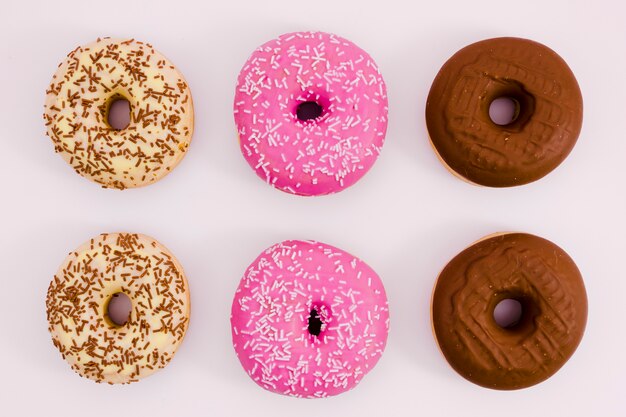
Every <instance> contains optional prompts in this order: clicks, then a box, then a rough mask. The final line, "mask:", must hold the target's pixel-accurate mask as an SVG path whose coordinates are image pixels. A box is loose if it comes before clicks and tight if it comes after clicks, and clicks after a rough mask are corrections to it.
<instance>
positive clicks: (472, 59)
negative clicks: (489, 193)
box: [426, 38, 583, 187]
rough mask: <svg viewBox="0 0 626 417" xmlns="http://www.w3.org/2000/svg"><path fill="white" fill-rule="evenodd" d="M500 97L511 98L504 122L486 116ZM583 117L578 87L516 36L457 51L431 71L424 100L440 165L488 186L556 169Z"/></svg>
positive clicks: (547, 53) (559, 62) (561, 65)
mask: <svg viewBox="0 0 626 417" xmlns="http://www.w3.org/2000/svg"><path fill="white" fill-rule="evenodd" d="M502 97H504V98H509V99H511V100H512V101H513V102H514V103H515V104H516V112H515V116H516V117H514V119H513V121H511V122H510V123H509V124H506V125H498V124H496V123H494V122H493V121H492V120H491V118H490V116H489V107H490V105H491V103H492V102H493V101H494V100H495V99H497V98H502ZM582 115H583V104H582V95H581V93H580V88H579V87H578V83H577V81H576V78H575V77H574V74H573V73H572V71H571V70H570V69H569V67H568V66H567V64H566V63H565V61H564V60H563V59H562V58H561V57H560V56H559V55H557V54H556V53H555V52H554V51H552V50H551V49H550V48H548V47H546V46H544V45H542V44H540V43H537V42H534V41H530V40H527V39H520V38H495V39H487V40H483V41H480V42H477V43H474V44H472V45H469V46H467V47H465V48H463V49H461V50H460V51H458V52H457V53H456V54H454V55H453V56H452V57H451V58H450V59H449V60H448V61H447V62H446V63H445V64H444V66H443V67H442V68H441V70H440V71H439V73H438V74H437V76H436V78H435V80H434V82H433V85H432V87H431V90H430V93H429V95H428V100H427V103H426V124H427V126H428V133H429V135H430V139H431V141H432V143H433V145H434V147H435V149H436V151H437V153H438V154H439V156H440V157H441V158H442V160H443V161H444V162H445V164H447V166H448V167H449V168H450V169H452V170H453V171H455V172H456V173H457V174H459V175H460V176H462V177H464V178H466V179H467V180H469V181H470V182H473V183H476V184H480V185H486V186H491V187H510V186H515V185H522V184H526V183H529V182H532V181H536V180H538V179H539V178H541V177H543V176H545V175H546V174H548V173H549V172H550V171H552V170H553V169H554V168H556V167H557V166H558V165H559V164H560V163H561V162H562V161H563V160H564V159H565V158H566V157H567V155H568V154H569V153H570V151H571V150H572V148H573V147H574V144H575V143H576V140H577V139H578V135H579V133H580V129H581V126H582Z"/></svg>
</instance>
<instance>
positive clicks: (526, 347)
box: [432, 233, 587, 390]
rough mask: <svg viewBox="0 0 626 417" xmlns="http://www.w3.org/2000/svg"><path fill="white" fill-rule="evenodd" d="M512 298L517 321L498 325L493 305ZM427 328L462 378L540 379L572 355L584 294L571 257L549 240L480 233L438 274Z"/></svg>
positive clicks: (493, 383)
mask: <svg viewBox="0 0 626 417" xmlns="http://www.w3.org/2000/svg"><path fill="white" fill-rule="evenodd" d="M504 299H515V300H517V301H519V302H520V304H521V305H522V316H521V318H520V320H519V321H518V322H517V323H516V324H514V325H513V326H510V327H506V328H503V327H500V326H499V325H498V324H497V323H496V321H495V319H494V315H493V313H494V309H495V307H496V305H497V304H498V303H499V302H500V301H502V300H504ZM432 319H433V328H434V332H435V336H436V339H437V342H438V343H439V347H440V348H441V351H442V353H443V355H444V356H445V358H446V359H447V361H448V362H449V363H450V365H451V366H452V368H454V369H455V370H456V371H457V372H458V373H459V374H460V375H461V376H463V377H464V378H466V379H467V380H469V381H471V382H473V383H475V384H478V385H481V386H484V387H487V388H493V389H500V390H512V389H519V388H526V387H529V386H531V385H535V384H537V383H539V382H542V381H544V380H545V379H547V378H549V377H550V376H551V375H553V374H554V373H555V372H556V371H558V370H559V369H560V368H561V367H562V366H563V364H565V362H567V360H568V359H569V358H570V357H571V355H572V354H573V353H574V351H575V350H576V347H577V346H578V344H579V343H580V340H581V339H582V336H583V332H584V329H585V324H586V322H587V295H586V292H585V287H584V284H583V280H582V277H581V275H580V272H579V271H578V268H577V267H576V264H575V263H574V261H573V260H572V259H571V258H570V257H569V256H568V255H567V253H565V252H564V251H563V250H562V249H561V248H559V247H558V246H556V245H555V244H554V243H552V242H550V241H548V240H545V239H542V238H540V237H537V236H533V235H529V234H524V233H507V234H503V235H499V236H496V237H491V238H487V239H485V240H482V241H479V242H478V243H476V244H474V245H472V246H470V247H469V248H467V249H465V250H464V251H463V252H461V253H460V254H458V255H457V256H456V257H455V258H454V259H452V261H450V263H448V265H447V266H446V267H445V268H444V270H443V271H442V272H441V274H440V275H439V279H438V280H437V284H436V286H435V290H434V293H433V301H432Z"/></svg>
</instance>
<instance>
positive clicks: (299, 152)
mask: <svg viewBox="0 0 626 417" xmlns="http://www.w3.org/2000/svg"><path fill="white" fill-rule="evenodd" d="M234 113H235V123H236V124H237V132H238V135H239V144H240V147H241V152H242V153H243V155H244V157H245V159H246V161H248V163H249V164H250V166H251V167H252V168H253V169H254V170H255V172H256V173H257V175H258V176H259V177H261V178H262V179H264V180H265V181H266V182H267V183H268V184H270V185H272V186H273V187H276V188H278V189H280V190H282V191H286V192H288V193H292V194H299V195H306V196H310V195H323V194H330V193H335V192H338V191H341V190H343V189H345V188H347V187H349V186H351V185H352V184H354V183H355V182H357V181H358V180H359V179H360V178H361V177H362V176H363V175H364V174H365V173H366V172H367V171H368V170H369V169H370V168H371V167H372V165H373V164H374V162H375V161H376V158H377V157H378V154H379V153H380V150H381V147H382V146H383V141H384V139H385V133H386V131H387V90H386V87H385V82H384V81H383V77H382V76H381V74H380V72H379V71H378V67H377V66H376V64H375V63H374V61H373V60H372V58H371V57H370V56H369V55H368V54H367V53H366V52H365V51H363V50H362V49H361V48H359V47H358V46H356V45H355V44H353V43H352V42H350V41H348V40H346V39H343V38H341V37H339V36H336V35H332V34H328V33H323V32H296V33H288V34H285V35H282V36H280V37H279V38H278V39H274V40H272V41H269V42H267V43H265V44H264V45H261V46H260V47H259V48H258V49H257V50H256V51H254V53H253V54H252V56H251V57H250V58H249V59H248V61H247V62H246V64H245V65H244V67H243V69H242V70H241V73H240V74H239V78H238V81H237V89H236V92H235V104H234Z"/></svg>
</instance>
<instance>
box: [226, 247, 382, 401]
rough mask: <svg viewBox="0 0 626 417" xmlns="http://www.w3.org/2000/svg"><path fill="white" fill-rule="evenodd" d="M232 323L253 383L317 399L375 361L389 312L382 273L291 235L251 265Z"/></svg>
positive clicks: (351, 382) (345, 385) (350, 382)
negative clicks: (290, 237)
mask: <svg viewBox="0 0 626 417" xmlns="http://www.w3.org/2000/svg"><path fill="white" fill-rule="evenodd" d="M312 311H314V312H315V313H314V314H315V315H317V316H318V318H317V323H316V324H317V327H316V328H315V326H311V321H310V317H311V316H312V315H311V312H312ZM231 326H232V336H233V344H234V347H235V351H236V353H237V356H238V357H239V360H240V361H241V364H242V365H243V367H244V369H245V371H246V372H247V373H248V375H250V377H251V378H252V379H253V380H254V381H255V382H256V383H257V384H259V385H260V386H262V387H263V388H265V389H267V390H270V391H273V392H277V393H280V394H285V395H291V396H295V397H308V398H318V397H327V396H331V395H337V394H340V393H342V392H344V391H347V390H349V389H351V388H353V387H354V386H355V385H356V384H357V383H358V382H359V381H360V380H361V379H362V378H363V376H365V374H367V372H368V371H370V370H371V369H372V368H373V367H374V365H376V363H377V362H378V359H379V358H380V356H381V355H382V353H383V351H384V349H385V344H386V342H387V333H388V330H389V309H388V307H387V296H386V294H385V288H384V287H383V284H382V282H381V280H380V278H379V277H378V275H376V273H375V272H374V271H373V270H372V269H371V268H370V267H369V266H367V265H366V264H365V263H364V262H363V261H361V260H360V259H357V258H355V257H354V256H352V255H350V254H349V253H347V252H344V251H342V250H341V249H337V248H334V247H332V246H329V245H326V244H323V243H318V242H313V241H299V240H293V241H285V242H282V243H279V244H277V245H274V246H272V247H270V248H269V249H267V250H266V251H264V252H263V253H262V254H261V255H260V256H259V257H258V258H257V259H256V260H255V261H254V262H253V263H252V264H251V265H250V266H249V267H248V269H247V270H246V272H245V275H244V277H243V278H242V280H241V283H240V284H239V287H238V288H237V292H236V293H235V299H234V300H233V305H232V312H231ZM312 331H313V333H312ZM316 331H317V332H318V334H317V335H315V334H314V333H315V332H316Z"/></svg>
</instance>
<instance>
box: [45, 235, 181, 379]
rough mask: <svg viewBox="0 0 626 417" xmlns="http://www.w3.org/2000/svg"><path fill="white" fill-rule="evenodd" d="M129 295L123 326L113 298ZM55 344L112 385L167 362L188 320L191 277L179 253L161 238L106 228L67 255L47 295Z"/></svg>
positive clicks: (86, 373)
mask: <svg viewBox="0 0 626 417" xmlns="http://www.w3.org/2000/svg"><path fill="white" fill-rule="evenodd" d="M118 293H124V294H126V295H127V296H128V297H129V298H130V299H131V302H132V310H131V313H130V317H129V319H128V321H127V322H126V323H125V324H124V325H121V326H120V325H117V324H115V323H114V322H113V321H112V320H111V319H110V318H109V317H108V304H109V301H110V300H111V298H112V297H113V296H114V295H115V294H118ZM46 310H47V316H48V323H49V330H50V333H51V335H52V341H53V343H54V345H55V346H56V347H57V348H58V349H59V351H60V352H61V355H62V356H63V357H64V358H65V359H66V360H67V362H69V364H70V365H71V366H72V369H74V370H75V371H76V372H77V373H78V374H80V375H81V376H83V377H85V378H89V379H92V380H95V381H97V382H107V383H109V384H116V383H121V384H125V383H130V382H135V381H138V380H139V379H141V378H144V377H146V376H148V375H151V374H152V373H153V372H155V371H157V370H158V369H160V368H163V367H165V366H166V365H167V364H168V363H169V361H170V360H171V359H172V357H173V356H174V353H175V352H176V349H177V348H178V346H179V345H180V343H181V341H182V340H183V337H184V336H185V332H186V330H187V326H188V323H189V314H190V301H189V289H188V286H187V280H186V279H185V275H184V272H183V268H182V267H181V265H180V264H179V263H178V261H177V260H176V258H174V256H173V255H172V254H171V253H170V252H169V251H168V250H167V249H166V248H165V247H164V246H162V245H161V244H160V243H158V242H157V241H156V240H154V239H152V238H150V237H147V236H144V235H137V234H129V233H113V234H102V235H100V236H98V237H95V238H93V239H91V240H90V241H88V242H86V243H85V244H83V245H82V246H80V247H79V248H78V249H76V250H75V251H74V252H72V253H70V254H69V256H68V257H67V258H66V259H65V261H64V262H63V264H62V265H61V267H60V268H59V271H58V273H57V274H56V275H55V276H54V279H53V280H52V282H51V283H50V287H49V288H48V295H47V299H46Z"/></svg>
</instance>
